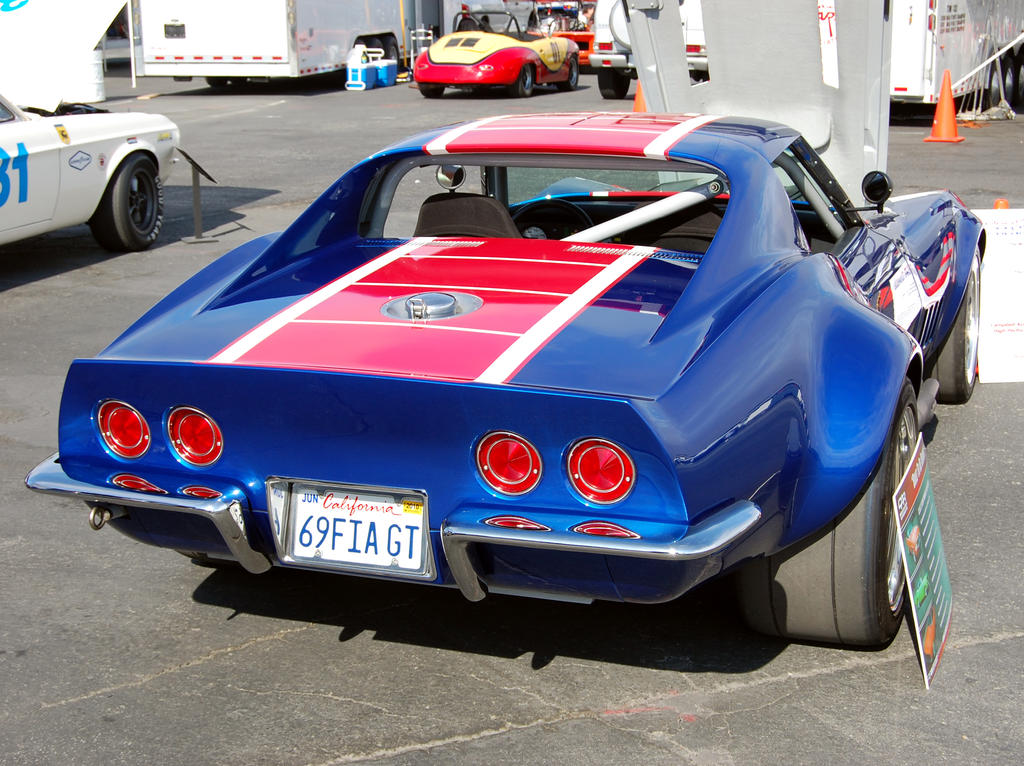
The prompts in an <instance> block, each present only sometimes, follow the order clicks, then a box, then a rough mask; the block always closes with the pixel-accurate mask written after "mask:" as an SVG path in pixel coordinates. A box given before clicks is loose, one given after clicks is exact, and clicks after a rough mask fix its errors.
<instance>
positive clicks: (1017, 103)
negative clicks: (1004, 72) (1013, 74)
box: [1013, 50, 1024, 110]
mask: <svg viewBox="0 0 1024 766" xmlns="http://www.w3.org/2000/svg"><path fill="white" fill-rule="evenodd" d="M1013 66H1014V68H1015V69H1016V71H1017V89H1016V90H1015V91H1014V93H1013V108H1014V109H1017V110H1024V50H1021V52H1020V53H1018V54H1017V57H1016V58H1015V59H1014V61H1013Z"/></svg>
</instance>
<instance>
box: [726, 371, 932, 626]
mask: <svg viewBox="0 0 1024 766" xmlns="http://www.w3.org/2000/svg"><path fill="white" fill-rule="evenodd" d="M916 402H917V400H916V397H915V395H914V387H913V386H912V385H911V384H910V381H909V380H907V381H904V383H903V389H902V391H901V392H900V398H899V405H898V406H897V408H896V414H895V417H894V418H893V421H892V424H891V426H890V428H889V437H888V439H887V441H886V445H885V449H884V450H883V451H882V459H881V460H880V461H879V464H878V466H877V468H876V470H875V474H874V476H873V477H872V478H871V480H870V482H869V483H868V486H867V488H866V489H865V490H864V493H863V494H862V495H861V497H860V499H859V500H858V501H857V503H856V504H855V505H854V506H853V507H852V508H850V509H849V510H848V511H847V512H846V513H845V514H844V515H843V516H842V517H840V518H839V519H838V520H836V521H833V522H832V523H831V524H829V525H828V527H827V528H826V529H825V531H824V533H822V534H819V535H817V536H815V537H814V538H812V540H811V541H810V542H804V543H801V544H799V545H798V546H796V548H795V549H793V550H786V551H782V552H781V553H778V554H776V555H774V556H769V557H766V558H763V559H757V560H756V561H753V562H751V563H750V564H748V565H747V566H745V567H744V568H743V569H742V570H740V572H739V575H738V578H737V579H738V582H739V586H740V593H739V596H740V605H741V608H742V610H743V613H744V617H745V618H746V620H747V622H748V624H749V625H750V626H751V627H752V628H754V629H755V630H757V631H759V632H761V633H767V634H769V635H775V636H782V637H783V638H790V639H802V640H809V641H821V642H824V643H830V644H842V645H849V646H881V645H883V644H886V643H888V642H889V641H891V640H892V638H893V636H895V635H896V631H897V629H898V628H899V626H900V620H901V619H902V616H903V594H904V586H905V577H904V573H903V557H902V553H901V545H900V540H899V525H898V524H897V521H896V518H895V510H894V508H893V503H892V496H893V492H894V491H895V489H896V486H897V485H898V483H899V480H900V478H901V477H902V476H903V473H904V472H905V471H906V469H907V466H908V465H909V464H910V460H911V459H912V457H913V454H914V447H915V446H916V444H917V436H918V427H917V403H916Z"/></svg>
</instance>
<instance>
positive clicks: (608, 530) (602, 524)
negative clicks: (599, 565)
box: [572, 521, 640, 540]
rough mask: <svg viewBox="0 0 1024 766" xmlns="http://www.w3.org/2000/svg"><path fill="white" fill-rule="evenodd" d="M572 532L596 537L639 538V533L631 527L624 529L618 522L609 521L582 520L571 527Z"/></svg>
mask: <svg viewBox="0 0 1024 766" xmlns="http://www.w3.org/2000/svg"><path fill="white" fill-rule="evenodd" d="M572 531H573V532H580V533H582V534H584V535H597V536H598V537H621V538H623V539H625V540H639V539H640V535H638V534H637V533H636V532H634V531H633V530H632V529H626V528H625V527H623V526H620V525H619V524H613V523H612V522H610V521H584V522H583V523H582V524H577V525H576V526H575V527H573V528H572Z"/></svg>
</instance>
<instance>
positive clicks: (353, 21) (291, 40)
mask: <svg viewBox="0 0 1024 766" xmlns="http://www.w3.org/2000/svg"><path fill="white" fill-rule="evenodd" d="M459 7H460V3H458V2H453V0H373V2H368V1H367V0H212V1H211V0H132V13H133V19H134V33H135V61H136V68H137V71H138V73H139V74H140V75H144V76H172V77H175V78H178V79H189V78H192V77H205V78H206V80H207V82H209V83H210V84H211V85H227V84H232V83H237V82H243V81H245V80H263V79H269V78H296V77H305V76H308V75H315V74H323V73H327V72H336V71H338V70H340V69H343V68H344V67H345V65H346V60H347V57H348V54H349V52H350V51H351V50H352V48H353V46H355V45H357V44H362V45H364V46H366V47H367V48H380V49H381V50H383V51H384V58H389V59H395V60H397V61H399V62H401V61H403V60H404V59H405V56H406V52H407V51H408V52H409V53H413V52H414V51H411V50H410V41H409V40H408V39H407V38H408V37H409V34H408V32H409V30H413V29H417V28H420V29H428V30H431V31H432V32H433V34H434V35H437V34H440V33H442V30H443V27H444V25H445V24H446V23H450V20H451V18H452V17H453V16H454V15H455V13H456V12H457V11H458V8H459Z"/></svg>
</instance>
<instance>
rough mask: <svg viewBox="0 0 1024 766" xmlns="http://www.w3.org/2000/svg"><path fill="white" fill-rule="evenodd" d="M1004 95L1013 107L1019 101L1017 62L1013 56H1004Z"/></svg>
mask: <svg viewBox="0 0 1024 766" xmlns="http://www.w3.org/2000/svg"><path fill="white" fill-rule="evenodd" d="M1001 63H1002V66H1003V95H1004V96H1006V103H1007V104H1009V105H1010V106H1011V107H1013V106H1014V105H1015V103H1016V101H1017V62H1016V61H1014V58H1013V56H1003V60H1002V62H1001Z"/></svg>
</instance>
